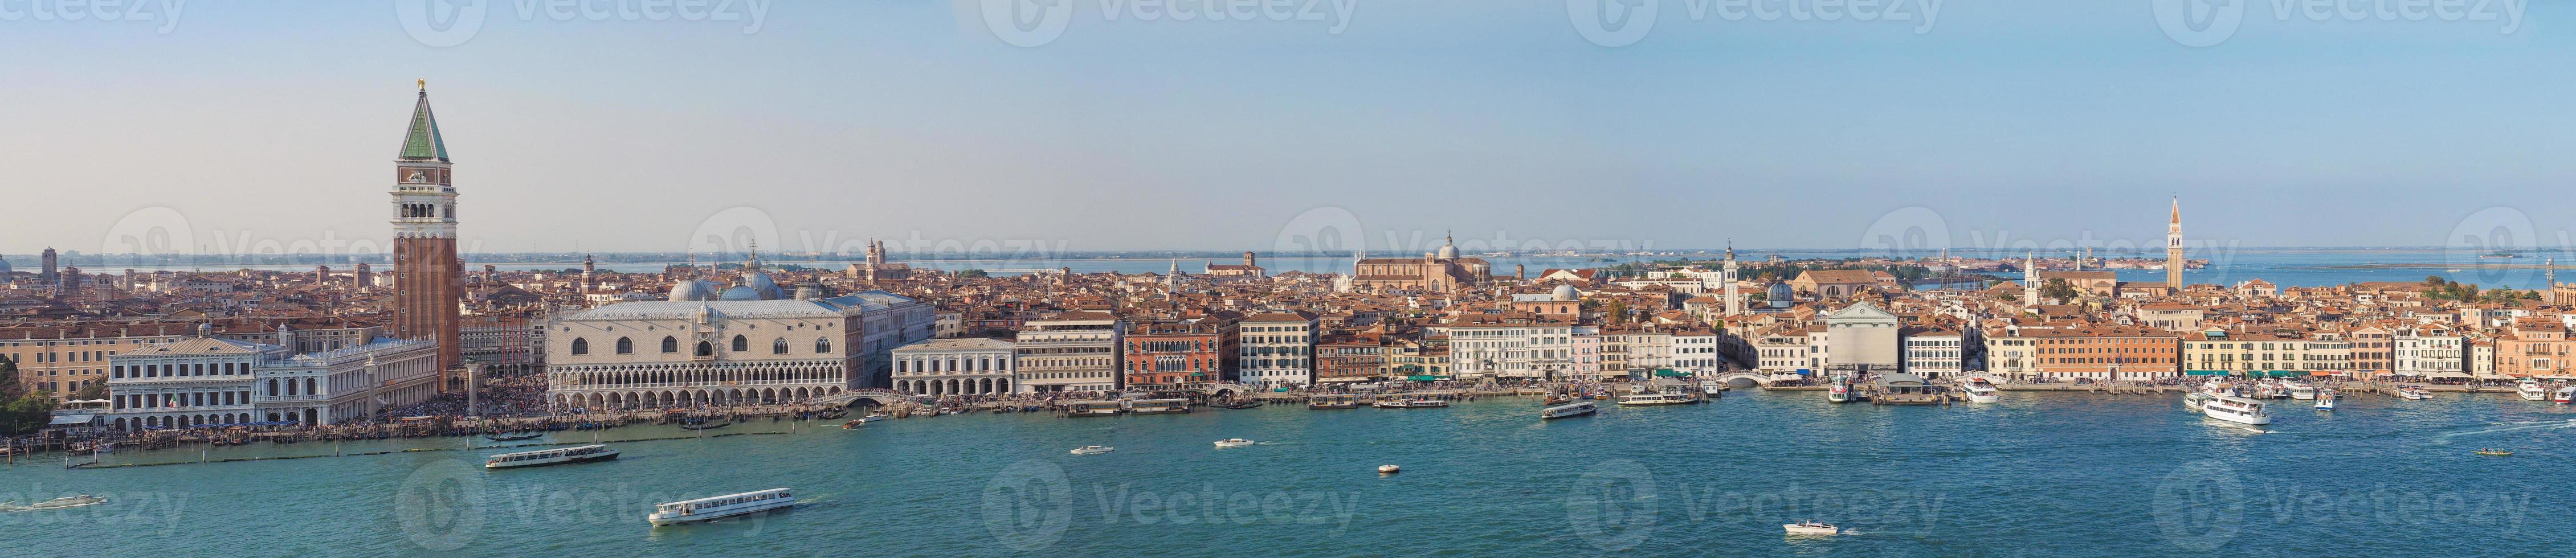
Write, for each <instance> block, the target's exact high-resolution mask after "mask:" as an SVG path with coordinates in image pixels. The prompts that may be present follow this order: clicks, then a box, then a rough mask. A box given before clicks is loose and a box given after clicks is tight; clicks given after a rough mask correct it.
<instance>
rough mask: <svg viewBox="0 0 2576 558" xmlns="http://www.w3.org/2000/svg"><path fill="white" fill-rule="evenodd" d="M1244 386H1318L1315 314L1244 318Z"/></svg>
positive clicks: (1280, 313) (1242, 346)
mask: <svg viewBox="0 0 2576 558" xmlns="http://www.w3.org/2000/svg"><path fill="white" fill-rule="evenodd" d="M1240 329H1241V331H1242V334H1241V336H1242V342H1241V348H1242V356H1241V357H1240V359H1239V360H1238V362H1240V366H1241V368H1242V371H1241V375H1240V378H1241V380H1242V381H1243V383H1246V384H1251V385H1255V386H1261V387H1298V386H1308V385H1314V383H1315V379H1314V377H1315V362H1314V353H1315V341H1316V338H1317V337H1318V336H1320V334H1321V332H1320V331H1318V330H1317V320H1316V317H1315V315H1314V314H1310V313H1306V312H1304V311H1298V312H1272V313H1266V314H1257V315H1253V316H1251V317H1248V318H1244V319H1243V323H1242V326H1241V327H1240Z"/></svg>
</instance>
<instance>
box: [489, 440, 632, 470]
mask: <svg viewBox="0 0 2576 558" xmlns="http://www.w3.org/2000/svg"><path fill="white" fill-rule="evenodd" d="M616 458H617V450H613V449H609V448H608V446H603V445H598V444H591V445H587V446H579V447H570V448H555V449H550V450H539V451H523V452H518V453H504V454H500V455H495V456H492V459H491V460H489V461H484V462H483V468H485V469H516V468H520V467H543V466H547V465H562V464H565V463H586V462H591V461H607V460H610V459H616Z"/></svg>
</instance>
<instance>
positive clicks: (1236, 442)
mask: <svg viewBox="0 0 2576 558" xmlns="http://www.w3.org/2000/svg"><path fill="white" fill-rule="evenodd" d="M1252 444H1253V441H1251V440H1246V439H1242V438H1226V439H1223V440H1217V441H1216V447H1220V448H1240V447H1245V446H1250V445H1252Z"/></svg>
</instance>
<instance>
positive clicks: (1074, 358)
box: [1012, 312, 1127, 393]
mask: <svg viewBox="0 0 2576 558" xmlns="http://www.w3.org/2000/svg"><path fill="white" fill-rule="evenodd" d="M1126 329H1127V328H1125V327H1121V326H1120V325H1119V322H1118V318H1117V317H1115V316H1111V315H1108V314H1102V313H1099V312H1066V313H1063V314H1058V315H1056V317H1055V318H1054V319H1048V320H1030V321H1029V322H1028V324H1027V325H1026V326H1025V327H1024V328H1023V329H1021V330H1020V333H1019V337H1018V341H1017V342H1015V343H1013V344H1012V350H1013V354H1014V358H1016V359H1017V360H1016V362H1014V363H1013V365H1014V366H1016V367H1018V369H1019V373H1018V375H1017V376H1016V378H1015V380H1016V383H1017V385H1015V386H1014V389H1017V390H1019V393H1039V392H1054V391H1111V390H1116V389H1118V382H1119V380H1120V377H1119V375H1118V369H1119V362H1120V361H1121V358H1120V356H1119V349H1120V347H1121V346H1122V345H1124V344H1125V343H1124V340H1125V339H1126Z"/></svg>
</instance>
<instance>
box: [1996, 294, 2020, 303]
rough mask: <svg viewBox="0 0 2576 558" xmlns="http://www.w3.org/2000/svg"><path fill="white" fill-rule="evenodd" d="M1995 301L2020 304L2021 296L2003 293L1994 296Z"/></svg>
mask: <svg viewBox="0 0 2576 558" xmlns="http://www.w3.org/2000/svg"><path fill="white" fill-rule="evenodd" d="M1995 300H2001V301H2004V302H2021V295H2017V294H2012V293H2003V294H1998V295H1995Z"/></svg>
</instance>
